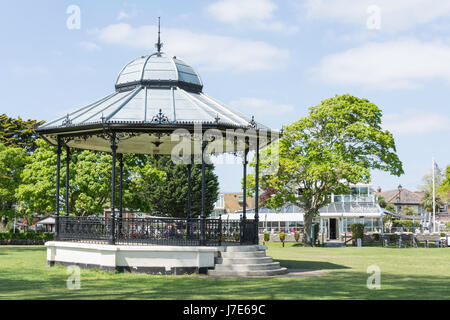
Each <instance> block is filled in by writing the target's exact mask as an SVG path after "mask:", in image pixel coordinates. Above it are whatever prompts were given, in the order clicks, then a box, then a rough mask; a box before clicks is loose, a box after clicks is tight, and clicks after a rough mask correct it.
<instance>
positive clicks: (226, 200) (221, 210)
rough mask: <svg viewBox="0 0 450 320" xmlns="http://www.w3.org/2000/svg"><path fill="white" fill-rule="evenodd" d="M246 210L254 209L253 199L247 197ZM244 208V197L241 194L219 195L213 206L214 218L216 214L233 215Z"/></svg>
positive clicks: (228, 193)
mask: <svg viewBox="0 0 450 320" xmlns="http://www.w3.org/2000/svg"><path fill="white" fill-rule="evenodd" d="M246 201H247V205H246V207H247V209H254V208H255V199H254V198H253V197H250V196H247V199H246ZM243 206H244V195H243V194H242V192H226V193H220V194H219V196H218V198H217V201H216V203H215V205H214V213H215V216H217V215H218V214H225V213H233V212H236V211H240V210H242V209H243Z"/></svg>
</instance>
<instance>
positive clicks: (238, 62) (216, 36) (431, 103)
mask: <svg viewBox="0 0 450 320" xmlns="http://www.w3.org/2000/svg"><path fill="white" fill-rule="evenodd" d="M158 16H160V17H161V38H162V39H161V40H162V42H163V44H164V46H163V50H162V51H164V52H167V53H170V54H173V55H176V56H177V57H179V58H181V59H182V60H184V61H186V62H188V63H189V64H190V65H192V67H194V69H196V71H197V72H198V73H199V74H200V77H201V78H202V81H203V83H204V88H203V91H204V92H205V93H207V94H208V95H210V96H212V97H214V98H216V99H217V100H219V101H221V102H223V103H225V104H227V105H230V106H232V107H234V108H235V109H238V110H240V111H242V112H244V113H246V114H248V115H254V116H255V119H256V120H257V121H259V122H261V123H264V124H265V125H268V126H270V127H272V128H274V129H280V128H281V127H282V126H283V125H287V124H290V123H292V122H294V121H296V120H298V119H300V118H301V117H304V116H306V115H307V114H308V108H309V107H311V106H314V105H317V104H319V103H320V102H321V101H322V100H324V99H326V98H329V97H332V96H334V95H336V94H344V93H350V94H352V95H354V96H357V97H360V98H366V99H368V100H370V101H371V102H372V103H375V104H376V105H377V106H378V107H379V108H380V109H381V110H382V111H383V128H385V129H387V130H390V131H391V132H392V133H393V134H394V138H395V142H396V147H397V153H398V155H399V157H400V160H401V161H402V162H403V167H404V171H405V174H404V175H402V176H401V177H395V176H390V175H389V174H387V173H384V172H379V171H373V172H372V181H371V183H372V184H373V186H374V187H375V188H376V187H378V186H381V188H382V189H383V190H388V189H395V188H397V186H398V185H399V184H402V186H403V187H404V188H407V189H410V190H417V189H418V186H419V185H421V184H422V181H421V179H422V177H423V176H424V175H425V174H428V173H430V172H431V168H432V157H433V156H434V158H435V159H436V162H437V164H438V165H439V167H441V168H442V169H444V168H445V166H446V165H449V164H450V107H449V95H450V94H449V92H450V91H449V89H450V36H449V34H450V1H442V0H395V1H390V0H370V1H368V0H367V1H366V0H303V1H301V0H284V1H275V0H218V1H200V0H199V1H175V0H164V1H159V0H158V1H157V0H152V1H114V0H109V1H87V0H85V1H81V0H79V1H75V0H71V1H56V0H41V1H39V2H36V1H32V0H28V1H25V0H17V1H9V2H8V4H7V5H4V6H3V7H2V10H1V11H0V39H1V48H2V50H0V61H1V64H2V65H1V69H2V71H3V76H2V77H0V90H1V91H0V93H1V98H2V100H1V101H2V103H1V104H0V108H1V109H0V113H6V114H7V115H8V116H10V117H17V116H20V117H21V118H23V119H38V120H46V121H50V120H52V119H54V118H56V117H58V116H62V115H65V114H66V113H67V111H68V110H73V109H74V108H75V107H78V106H80V107H81V106H83V105H85V104H88V103H90V102H93V101H96V100H98V99H99V98H101V97H104V96H105V95H107V94H109V93H112V92H113V90H114V83H115V81H116V78H117V75H118V73H119V72H120V71H121V69H122V68H123V66H125V65H126V64H127V63H128V62H130V61H132V60H133V59H135V58H137V57H140V56H143V55H148V54H151V53H153V52H154V51H155V47H154V44H155V42H156V40H157V18H158ZM216 173H217V174H218V176H219V182H220V188H221V190H222V191H223V192H236V191H239V190H240V189H241V178H242V166H241V165H239V164H235V165H231V164H223V165H218V166H217V167H216Z"/></svg>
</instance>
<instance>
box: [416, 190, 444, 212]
mask: <svg viewBox="0 0 450 320" xmlns="http://www.w3.org/2000/svg"><path fill="white" fill-rule="evenodd" d="M444 204H445V203H444V201H443V200H442V199H441V197H440V195H439V194H438V193H436V194H435V210H436V212H439V209H440V207H442V206H443V205H444ZM422 207H423V209H424V210H425V211H427V212H433V191H430V190H425V192H424V195H423V198H422Z"/></svg>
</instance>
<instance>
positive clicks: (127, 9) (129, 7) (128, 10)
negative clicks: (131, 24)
mask: <svg viewBox="0 0 450 320" xmlns="http://www.w3.org/2000/svg"><path fill="white" fill-rule="evenodd" d="M137 14H138V11H137V8H136V4H135V3H127V2H125V3H124V9H123V10H121V11H120V12H119V14H118V15H117V20H119V21H121V20H125V19H130V18H132V17H135V16H137Z"/></svg>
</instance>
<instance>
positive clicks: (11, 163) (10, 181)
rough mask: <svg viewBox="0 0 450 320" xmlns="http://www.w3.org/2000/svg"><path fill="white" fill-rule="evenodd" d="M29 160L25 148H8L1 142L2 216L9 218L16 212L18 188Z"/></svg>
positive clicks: (0, 180) (0, 201) (0, 214)
mask: <svg viewBox="0 0 450 320" xmlns="http://www.w3.org/2000/svg"><path fill="white" fill-rule="evenodd" d="M28 162H29V155H28V153H27V152H26V151H25V149H23V148H12V147H11V148H7V147H5V146H4V145H2V144H0V216H1V217H6V218H7V219H8V218H10V217H12V216H13V215H14V214H15V209H14V205H17V202H18V201H17V194H16V189H17V188H18V187H19V185H20V184H21V182H22V172H23V170H24V168H25V166H26V165H27V163H28Z"/></svg>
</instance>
